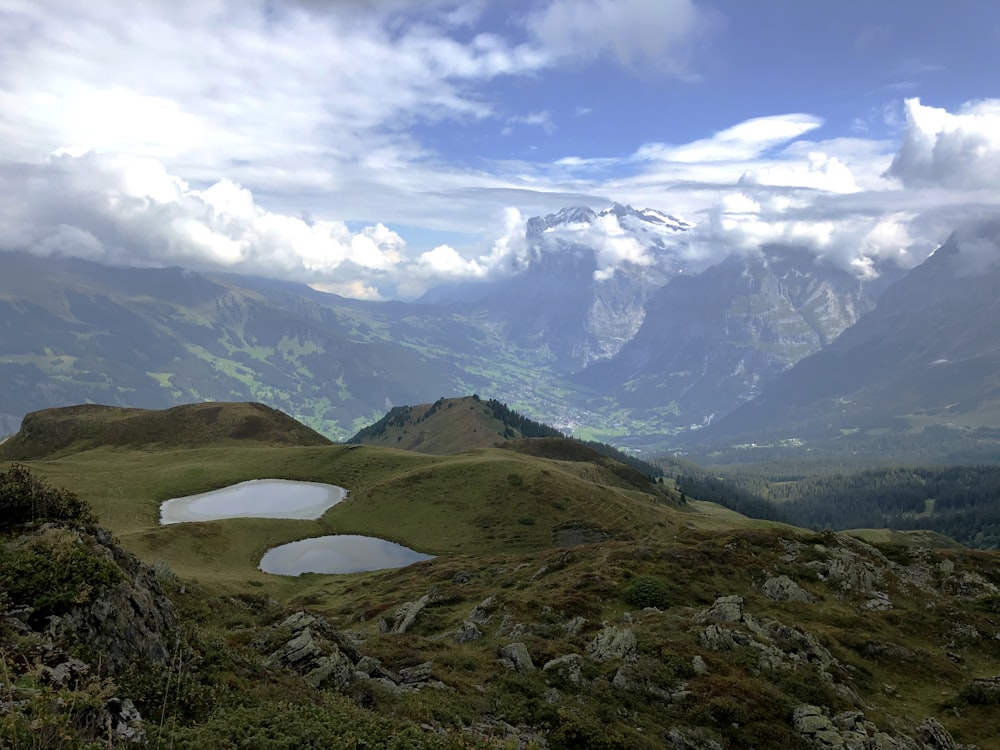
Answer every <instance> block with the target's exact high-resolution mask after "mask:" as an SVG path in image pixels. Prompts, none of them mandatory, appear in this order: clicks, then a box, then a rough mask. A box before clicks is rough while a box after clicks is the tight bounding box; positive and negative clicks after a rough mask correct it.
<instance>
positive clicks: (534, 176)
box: [0, 0, 1000, 299]
mask: <svg viewBox="0 0 1000 750" xmlns="http://www.w3.org/2000/svg"><path fill="white" fill-rule="evenodd" d="M998 71H1000V3H997V2H995V0H949V2H941V1H939V0H879V1H878V2H871V0H863V1H862V0H810V2H789V1H788V0H493V1H489V0H285V1H284V2H278V1H276V0H269V1H265V2H260V1H258V0H197V1H196V2H188V0H170V1H169V2H167V1H166V0H142V1H141V2H140V1H138V0H136V1H134V2H129V1H128V0H91V2H87V3H81V2H77V1H76V0H73V1H72V2H70V1H69V0H0V190H2V193H3V196H4V197H3V200H2V201H0V249H2V250H29V251H31V252H35V253H39V254H43V255H76V256H80V257H84V258H89V259H93V260H98V261H101V262H107V263H114V264H122V265H180V266H185V267H190V268H198V269H224V270H227V271H233V272H239V273H252V274H258V275H264V276H272V277H275V278H282V279H290V280H296V281H301V282H305V283H308V284H310V285H312V286H314V287H315V288H318V289H323V290H326V291H331V292H336V293H339V294H344V295H346V296H351V297H358V298H369V299H390V298H401V299H410V298H414V297H416V296H418V295H419V294H421V293H422V292H423V291H425V290H426V289H427V288H429V287H431V286H433V285H435V284H438V283H441V282H445V281H452V280H472V279H489V278H493V277H495V276H498V275H502V274H504V273H508V272H509V269H510V268H511V263H510V259H511V258H512V257H515V256H518V255H519V254H521V255H523V253H524V247H523V246H524V225H525V221H526V220H527V219H528V218H529V217H531V216H535V215H543V214H546V213H550V212H555V211H558V210H559V209H560V208H563V207H566V206H576V205H589V206H592V207H594V208H598V209H600V208H603V207H605V206H607V205H608V204H610V203H612V202H619V203H623V204H631V205H633V206H636V207H638V208H642V207H649V208H653V209H657V210H659V211H663V212H665V213H669V214H674V215H677V216H681V217H683V218H684V219H685V220H687V221H688V222H690V223H691V224H693V225H694V226H693V228H692V229H691V230H690V231H689V232H687V233H686V234H685V240H684V243H683V245H682V246H678V248H676V249H675V252H676V253H678V254H680V255H683V259H684V260H685V262H687V263H689V264H690V265H691V267H693V268H694V267H698V266H706V265H708V264H710V263H713V262H717V261H718V260H720V259H721V258H722V257H724V256H725V255H727V254H729V253H733V252H739V253H753V252H759V250H760V248H761V247H764V246H770V245H789V246H795V247H802V248H806V249H808V250H810V251H811V252H813V253H815V255H816V256H817V258H819V259H820V260H821V261H822V262H827V263H831V264H835V265H838V266H842V267H844V268H847V269H849V270H851V271H852V272H854V273H856V274H857V275H858V276H860V277H865V276H874V275H876V274H878V272H879V271H878V269H879V267H880V264H883V263H897V264H899V265H902V266H906V267H909V266H912V265H915V264H917V263H919V262H920V261H921V260H923V259H924V258H925V257H926V256H927V254H929V253H930V252H931V251H933V249H934V248H935V247H936V246H937V245H939V244H940V243H941V242H943V241H944V240H945V239H946V238H947V237H948V236H949V234H950V233H951V232H952V231H953V230H955V229H958V228H961V227H962V226H965V225H967V224H968V223H970V222H975V221H978V220H980V219H982V218H984V217H990V216H995V215H996V214H997V213H998V212H1000V73H998ZM602 226H603V230H602V231H605V232H606V235H607V236H606V237H604V239H603V240H600V239H599V241H602V242H607V241H608V237H611V240H612V241H615V240H614V238H615V237H617V236H618V235H620V234H621V232H622V231H623V228H622V227H620V226H617V225H615V224H614V222H611V223H610V224H608V223H605V225H602ZM591 230H592V228H591ZM590 233H591V234H593V231H590ZM991 247H992V250H990V252H993V251H996V246H995V245H992V246H991ZM977 248H979V250H978V251H977V252H978V254H979V255H980V256H981V255H982V252H981V251H982V245H981V244H979V245H977ZM997 252H1000V251H997ZM623 257H624V256H623ZM634 261H635V257H632V259H631V261H629V260H628V259H627V258H626V259H625V260H623V261H622V262H634ZM0 264H2V256H0ZM605 270H606V269H605Z"/></svg>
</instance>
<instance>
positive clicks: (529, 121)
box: [503, 110, 556, 135]
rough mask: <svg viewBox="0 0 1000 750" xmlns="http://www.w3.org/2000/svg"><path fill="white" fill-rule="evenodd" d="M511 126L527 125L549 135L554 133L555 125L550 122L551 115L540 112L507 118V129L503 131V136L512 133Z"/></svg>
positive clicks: (544, 111) (546, 112)
mask: <svg viewBox="0 0 1000 750" xmlns="http://www.w3.org/2000/svg"><path fill="white" fill-rule="evenodd" d="M513 125H528V126H530V127H537V128H541V129H542V130H544V131H545V132H546V133H548V134H549V135H551V134H552V133H554V132H555V131H556V124H555V123H554V122H553V121H552V113H550V112H548V111H546V110H542V111H541V112H529V113H528V114H526V115H514V116H513V117H508V118H507V127H505V128H504V129H503V134H504V135H509V134H510V133H511V132H512V130H513V129H512V127H511V126H513Z"/></svg>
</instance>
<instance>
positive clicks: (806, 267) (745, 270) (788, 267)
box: [578, 250, 880, 426]
mask: <svg viewBox="0 0 1000 750" xmlns="http://www.w3.org/2000/svg"><path fill="white" fill-rule="evenodd" d="M878 291H880V290H879V288H878V287H873V286H872V285H871V284H867V283H865V282H863V281H861V280H859V279H858V278H856V277H855V276H853V275H851V274H849V273H847V272H845V271H841V270H839V269H836V268H832V267H827V266H821V265H818V264H817V263H816V262H815V261H814V259H813V258H812V256H810V255H808V254H806V253H802V252H799V253H796V252H794V251H791V250H783V251H780V252H779V251H774V250H772V251H771V252H770V253H769V254H767V255H764V256H747V257H738V256H731V257H729V258H727V259H726V260H724V261H723V262H722V263H719V264H718V265H715V266H712V267H711V268H709V269H707V270H705V271H704V272H702V273H701V274H699V275H697V276H679V277H677V278H675V279H674V280H673V281H671V282H670V283H669V284H667V285H665V286H664V287H663V288H661V289H660V290H659V291H658V292H657V293H656V295H655V296H654V297H653V299H652V300H651V301H650V302H649V304H648V307H647V310H646V315H645V320H644V323H643V325H642V327H641V328H640V329H639V331H638V332H637V333H636V334H635V336H634V337H633V338H632V339H631V340H630V341H628V343H626V344H625V345H624V346H623V347H622V349H621V351H619V352H618V354H617V356H615V357H614V358H612V359H610V360H609V361H606V362H601V363H597V364H595V365H592V366H591V367H589V368H588V369H586V370H584V371H583V372H582V373H580V374H579V375H578V380H579V382H581V383H583V384H585V385H587V386H588V387H590V388H591V389H593V390H594V391H596V392H598V393H601V394H605V396H606V397H608V398H609V399H610V400H612V401H614V402H615V403H616V404H617V405H619V406H620V407H625V408H628V409H630V410H632V412H633V416H635V417H637V418H638V419H648V418H649V416H650V414H651V413H654V412H656V411H657V410H663V409H667V410H669V411H671V412H673V414H674V415H675V417H676V419H677V421H679V422H681V423H684V424H687V425H691V426H701V425H705V424H708V423H710V422H711V421H712V420H713V419H714V418H716V417H718V416H721V415H723V414H726V413H728V412H729V411H731V410H732V409H734V408H736V407H737V406H739V405H740V404H741V403H743V402H745V401H747V400H749V399H751V398H753V397H754V396H756V395H757V394H759V392H760V389H761V386H762V385H763V384H764V383H766V382H768V381H770V380H772V379H773V378H774V377H776V376H777V375H779V374H780V373H782V372H783V371H784V370H786V369H788V368H789V367H790V366H792V365H793V364H795V363H796V362H798V361H799V360H800V359H802V358H803V357H806V356H809V355H810V354H814V353H815V352H817V351H819V350H821V349H822V348H823V347H825V346H827V345H828V344H829V343H830V342H831V341H833V340H834V339H836V338H837V337H838V336H839V335H840V334H841V333H842V332H843V331H844V330H845V329H847V328H848V327H850V326H851V325H853V324H854V323H855V322H857V320H858V319H859V318H860V317H861V316H862V315H863V314H864V313H865V312H867V311H868V310H870V309H871V308H872V307H873V306H874V302H875V295H876V293H877V292H878Z"/></svg>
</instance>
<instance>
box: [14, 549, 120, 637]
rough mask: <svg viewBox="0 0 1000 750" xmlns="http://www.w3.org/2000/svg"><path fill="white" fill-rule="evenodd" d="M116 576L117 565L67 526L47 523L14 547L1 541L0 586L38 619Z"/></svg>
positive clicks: (86, 598) (87, 596) (85, 597)
mask: <svg viewBox="0 0 1000 750" xmlns="http://www.w3.org/2000/svg"><path fill="white" fill-rule="evenodd" d="M121 578H122V572H121V570H120V569H119V568H118V566H116V565H115V564H114V563H113V562H112V561H111V560H109V559H108V558H107V557H105V556H103V555H100V554H98V553H97V552H96V551H95V550H94V549H93V548H91V546H90V545H88V544H85V543H81V541H80V538H79V534H78V533H77V532H73V531H69V530H67V529H47V530H46V531H45V532H44V533H43V534H41V535H40V536H34V537H31V538H30V539H28V540H27V541H26V542H24V543H23V544H20V545H18V546H16V547H0V589H4V590H5V591H6V592H7V595H8V596H9V597H10V599H11V600H13V601H14V602H17V603H18V604H28V605H30V606H31V607H33V608H34V610H35V611H34V613H33V615H32V617H33V618H35V619H37V620H38V621H43V620H44V618H46V617H48V616H49V615H62V614H65V613H66V612H68V611H69V610H71V609H72V608H73V607H75V606H77V605H82V604H88V603H89V602H90V601H92V599H93V594H94V592H95V591H96V590H98V589H101V588H103V587H105V586H110V585H111V584H113V583H116V582H117V581H119V580H121Z"/></svg>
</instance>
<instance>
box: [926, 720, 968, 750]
mask: <svg viewBox="0 0 1000 750" xmlns="http://www.w3.org/2000/svg"><path fill="white" fill-rule="evenodd" d="M917 738H918V739H919V740H920V741H921V742H923V743H924V744H925V745H927V746H928V747H929V748H930V749H931V750H961V746H960V745H959V744H958V743H957V742H955V738H954V737H952V736H951V734H950V733H949V732H948V730H947V729H945V728H944V727H943V726H941V724H940V723H939V722H938V721H937V719H933V718H930V717H928V718H926V719H924V720H923V721H922V722H921V724H920V726H918V727H917Z"/></svg>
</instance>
